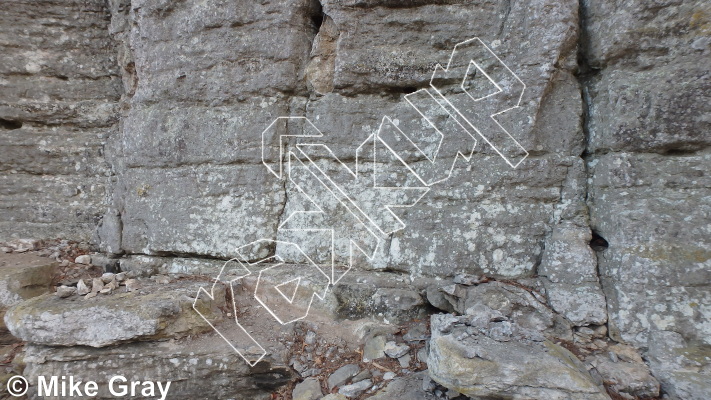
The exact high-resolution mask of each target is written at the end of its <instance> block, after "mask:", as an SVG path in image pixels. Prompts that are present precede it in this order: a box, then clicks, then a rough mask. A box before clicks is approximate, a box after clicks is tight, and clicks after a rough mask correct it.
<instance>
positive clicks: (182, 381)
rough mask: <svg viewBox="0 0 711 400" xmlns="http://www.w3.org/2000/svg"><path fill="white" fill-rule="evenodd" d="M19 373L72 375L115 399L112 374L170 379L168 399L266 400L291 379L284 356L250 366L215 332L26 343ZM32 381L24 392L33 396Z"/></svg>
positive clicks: (29, 375) (32, 376) (34, 377)
mask: <svg viewBox="0 0 711 400" xmlns="http://www.w3.org/2000/svg"><path fill="white" fill-rule="evenodd" d="M24 360H25V362H26V363H27V367H26V369H25V372H24V376H25V377H27V379H29V380H30V381H31V382H36V381H37V376H40V375H44V376H55V375H56V376H74V377H75V379H80V380H83V381H87V380H93V381H96V382H97V383H98V385H99V388H100V389H99V390H100V391H99V395H98V396H97V397H96V398H98V399H114V398H116V396H113V395H111V394H110V393H109V392H108V381H109V379H110V378H111V377H113V376H116V375H122V376H125V377H127V378H128V379H132V378H131V377H135V378H133V379H140V380H145V378H148V377H150V379H152V380H154V381H163V382H166V381H171V382H172V383H171V386H170V391H169V395H168V398H169V399H178V400H189V399H190V400H193V399H202V398H215V399H228V398H231V399H238V400H268V399H271V398H272V397H271V394H270V392H272V391H274V390H276V389H277V388H278V387H279V386H281V385H283V384H285V383H286V382H288V381H289V380H290V379H292V374H291V371H290V369H289V368H286V367H284V366H283V360H274V359H270V358H268V359H265V360H264V361H263V362H262V363H260V364H258V365H257V366H255V367H254V368H250V367H249V366H248V365H247V364H245V363H244V361H243V360H242V358H241V357H239V356H238V355H237V353H235V352H234V351H233V350H231V349H230V348H229V346H228V345H227V344H226V343H225V342H224V341H223V340H222V339H221V338H220V337H218V336H217V335H207V336H203V337H200V338H198V339H194V340H177V341H176V340H171V341H160V342H145V343H127V344H122V345H119V346H109V347H104V348H100V349H94V348H90V347H46V346H38V345H29V346H28V347H27V350H26V355H25V358H24ZM36 390H37V387H36V386H31V387H30V392H29V396H30V398H33V396H35V395H36Z"/></svg>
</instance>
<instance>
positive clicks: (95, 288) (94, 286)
mask: <svg viewBox="0 0 711 400" xmlns="http://www.w3.org/2000/svg"><path fill="white" fill-rule="evenodd" d="M103 289H104V281H103V280H101V278H94V279H93V280H92V281H91V291H92V292H93V293H99V292H100V291H102V290H103Z"/></svg>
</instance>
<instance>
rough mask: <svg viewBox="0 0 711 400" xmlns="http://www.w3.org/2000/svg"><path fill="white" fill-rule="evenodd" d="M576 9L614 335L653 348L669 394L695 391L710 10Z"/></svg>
mask: <svg viewBox="0 0 711 400" xmlns="http://www.w3.org/2000/svg"><path fill="white" fill-rule="evenodd" d="M583 10H584V17H583V18H584V21H585V23H584V24H583V26H584V27H585V32H584V40H583V41H582V45H583V50H584V52H583V54H584V58H585V62H586V63H587V67H588V70H587V71H586V72H587V76H586V78H585V97H586V100H587V102H586V103H587V106H588V110H587V112H588V121H587V131H588V150H587V154H586V157H585V159H586V163H587V166H588V171H589V172H588V173H589V180H588V182H589V183H588V187H589V191H588V204H589V205H590V212H591V226H592V228H593V229H594V230H595V231H596V232H597V233H599V234H600V235H601V236H602V237H604V238H605V239H606V240H607V241H608V243H609V246H610V247H609V249H607V250H606V251H605V252H603V253H601V254H600V256H599V257H598V262H599V264H598V268H599V271H600V274H601V276H602V283H603V288H604V291H605V293H606V295H607V299H608V313H609V318H610V333H611V335H612V336H613V337H615V338H617V339H619V340H624V341H627V342H629V343H632V344H634V345H635V346H637V347H640V348H648V349H650V352H651V353H652V354H656V356H655V362H653V364H652V365H653V367H655V369H656V371H655V372H656V373H657V374H659V378H661V381H662V386H663V387H666V389H667V390H668V391H669V392H670V393H672V394H675V395H677V396H679V397H680V398H700V397H696V396H699V394H698V393H700V392H698V391H697V392H694V390H689V389H688V388H680V387H682V386H685V385H686V384H688V383H689V382H692V381H703V380H708V377H703V375H699V372H701V371H703V370H704V363H703V362H702V363H699V362H698V361H691V359H694V358H695V359H697V360H698V358H697V357H698V356H701V357H702V358H703V357H706V356H707V354H708V348H709V347H708V346H709V345H710V344H711V342H710V340H711V331H709V323H708V321H709V320H710V319H711V310H709V308H708V307H705V306H704V305H703V304H708V303H709V301H711V297H710V296H711V291H710V290H709V285H710V284H711V252H709V249H711V243H710V242H709V238H711V235H709V233H711V225H709V216H710V214H709V212H710V211H711V190H710V186H709V178H708V165H709V161H710V160H711V158H710V157H711V156H710V155H709V152H708V150H709V143H711V135H710V134H709V132H710V129H711V121H710V120H709V112H710V111H711V106H709V104H710V103H709V93H710V90H711V84H710V81H709V68H708V59H709V45H710V44H711V39H710V38H709V33H711V31H710V30H709V15H711V8H709V5H708V4H707V3H706V2H702V1H696V2H694V1H691V2H681V1H667V2H637V3H631V4H624V5H623V4H618V3H617V2H614V1H605V2H583ZM670 353H676V354H682V356H681V357H679V358H677V359H676V361H675V362H671V363H670V364H668V365H667V366H666V367H665V366H664V363H663V362H660V361H659V360H660V358H664V356H660V355H661V354H670ZM666 361H667V362H670V359H666ZM706 368H708V367H706ZM670 369H671V370H675V372H674V373H670V372H669V371H668V370H670ZM682 375H686V378H683V379H682V378H680V377H681V376H682ZM680 381H683V382H686V383H685V384H679V382H680ZM675 386H678V387H676V388H675ZM691 386H693V385H691ZM696 390H698V388H697V389H696ZM694 393H696V394H694Z"/></svg>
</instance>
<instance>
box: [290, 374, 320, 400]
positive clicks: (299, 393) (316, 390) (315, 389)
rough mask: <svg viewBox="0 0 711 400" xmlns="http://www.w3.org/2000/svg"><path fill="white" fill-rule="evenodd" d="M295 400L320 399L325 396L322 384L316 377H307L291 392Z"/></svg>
mask: <svg viewBox="0 0 711 400" xmlns="http://www.w3.org/2000/svg"><path fill="white" fill-rule="evenodd" d="M291 396H292V398H293V399H294V400H319V399H320V398H322V397H323V393H322V392H321V384H320V383H319V381H318V379H316V378H307V379H304V381H303V382H301V383H298V384H297V385H296V387H294V391H293V392H292V393H291Z"/></svg>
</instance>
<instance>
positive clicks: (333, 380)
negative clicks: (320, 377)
mask: <svg viewBox="0 0 711 400" xmlns="http://www.w3.org/2000/svg"><path fill="white" fill-rule="evenodd" d="M358 372H360V367H358V366H357V365H356V364H347V365H344V366H342V367H341V368H338V369H337V370H335V371H334V372H333V373H332V374H331V376H329V377H328V380H327V383H328V390H329V391H330V390H333V389H335V388H337V387H339V386H342V385H343V384H345V383H348V382H350V380H351V378H353V377H354V376H356V375H357V374H358Z"/></svg>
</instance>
